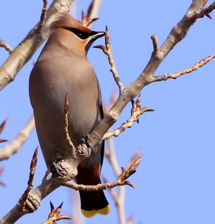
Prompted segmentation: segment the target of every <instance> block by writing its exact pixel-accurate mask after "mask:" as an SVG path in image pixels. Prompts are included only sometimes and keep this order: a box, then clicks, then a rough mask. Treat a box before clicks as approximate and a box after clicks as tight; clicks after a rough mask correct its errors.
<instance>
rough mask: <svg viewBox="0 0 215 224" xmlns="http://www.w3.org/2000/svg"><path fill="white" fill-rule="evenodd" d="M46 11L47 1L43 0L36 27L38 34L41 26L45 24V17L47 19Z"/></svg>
mask: <svg viewBox="0 0 215 224" xmlns="http://www.w3.org/2000/svg"><path fill="white" fill-rule="evenodd" d="M47 10H48V0H43V9H42V13H41V15H40V21H39V24H38V27H37V32H40V31H41V29H42V27H43V25H44V24H45V21H46V17H47Z"/></svg>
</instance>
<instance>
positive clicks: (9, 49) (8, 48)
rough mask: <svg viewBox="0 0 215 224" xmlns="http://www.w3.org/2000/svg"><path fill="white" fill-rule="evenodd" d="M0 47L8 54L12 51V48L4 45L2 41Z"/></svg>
mask: <svg viewBox="0 0 215 224" xmlns="http://www.w3.org/2000/svg"><path fill="white" fill-rule="evenodd" d="M0 47H3V48H4V49H5V50H6V51H8V52H9V53H10V54H11V53H12V51H13V48H12V47H11V46H10V45H9V44H7V43H5V42H4V41H3V40H0Z"/></svg>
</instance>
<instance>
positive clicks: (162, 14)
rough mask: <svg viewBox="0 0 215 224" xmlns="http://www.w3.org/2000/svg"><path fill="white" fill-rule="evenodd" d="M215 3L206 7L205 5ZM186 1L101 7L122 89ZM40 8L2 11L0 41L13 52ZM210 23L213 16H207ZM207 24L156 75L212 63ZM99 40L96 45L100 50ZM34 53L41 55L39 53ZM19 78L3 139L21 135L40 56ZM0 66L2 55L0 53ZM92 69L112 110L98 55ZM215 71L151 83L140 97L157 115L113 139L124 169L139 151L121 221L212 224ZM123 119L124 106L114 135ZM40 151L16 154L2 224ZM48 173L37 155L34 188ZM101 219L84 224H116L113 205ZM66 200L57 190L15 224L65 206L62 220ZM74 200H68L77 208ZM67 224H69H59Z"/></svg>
mask: <svg viewBox="0 0 215 224" xmlns="http://www.w3.org/2000/svg"><path fill="white" fill-rule="evenodd" d="M89 2H90V1H84V0H80V1H77V4H76V7H77V8H76V10H75V11H76V18H80V14H81V11H82V10H86V9H87V6H88V4H89ZM209 2H212V1H209ZM190 3H191V1H185V0H181V1H170V0H164V1H157V2H156V4H155V3H154V2H152V1H151V2H150V1H141V0H136V1H133V2H132V3H131V1H128V0H125V1H113V0H110V1H103V2H102V5H101V9H100V13H99V17H100V20H99V21H97V22H96V23H95V25H94V26H93V29H94V30H99V31H100V30H104V29H105V26H106V25H108V27H109V31H110V36H111V41H112V47H113V55H114V58H115V61H116V63H117V68H118V71H119V73H120V77H121V79H122V81H123V82H124V84H125V85H128V84H129V83H131V82H132V81H133V80H134V79H135V78H136V77H137V76H138V75H139V74H140V73H141V71H142V70H143V69H144V67H145V65H146V64H147V62H148V60H149V57H150V55H151V52H152V44H151V39H150V36H151V35H153V34H156V35H157V36H158V39H159V43H160V44H161V43H162V42H163V41H164V40H165V38H166V37H167V35H168V33H169V31H170V30H171V28H172V26H173V25H175V24H176V23H177V22H178V21H179V20H180V19H181V18H182V16H183V15H184V13H185V11H186V9H187V8H188V7H189V5H190ZM41 7H42V1H32V0H28V1H27V0H22V1H13V2H12V3H11V2H10V3H9V2H7V1H3V2H2V7H1V16H0V17H1V19H0V26H1V34H0V39H3V40H5V41H6V42H8V43H9V44H10V45H12V46H13V47H15V46H16V45H17V44H18V43H19V42H20V41H21V40H22V39H23V38H24V37H25V35H26V34H27V32H28V31H29V30H30V28H32V27H33V26H34V24H35V23H36V22H37V21H38V19H39V17H40V12H41ZM212 17H213V14H212ZM214 38H215V32H214V20H209V19H208V18H203V19H201V20H199V21H198V22H197V23H196V24H195V25H194V26H193V27H191V29H190V31H189V33H188V35H187V37H186V38H185V39H184V40H183V41H182V42H180V43H179V44H178V45H177V46H176V47H175V48H174V50H173V51H172V52H171V53H170V54H169V55H168V56H167V58H166V59H165V60H164V62H163V63H162V64H161V66H160V67H159V68H158V70H157V72H156V75H162V74H165V73H168V72H176V71H179V70H181V69H184V68H186V67H189V66H191V65H193V64H195V63H196V62H198V61H199V60H201V59H203V58H205V57H207V56H208V55H211V54H214V53H215V45H214ZM103 41H104V40H99V41H97V43H96V44H102V43H103ZM40 50H41V49H40ZM40 50H38V51H37V53H36V54H35V55H34V56H33V58H32V59H31V60H30V61H29V63H28V64H27V65H26V66H25V67H24V68H23V69H22V71H20V72H19V74H18V76H17V78H16V80H15V81H14V82H13V83H11V84H10V85H8V86H7V87H6V88H5V89H4V90H3V91H2V92H1V94H0V102H1V113H0V121H2V120H4V119H5V118H7V117H8V118H9V120H8V124H7V127H6V129H5V131H4V132H3V134H2V135H1V137H4V138H7V139H9V140H10V139H12V138H13V137H14V136H15V135H16V134H17V133H18V131H19V130H20V129H21V128H22V127H23V126H24V124H25V123H26V121H27V120H28V118H29V117H30V115H31V113H32V109H31V105H30V102H29V98H28V78H29V74H30V71H31V69H32V66H33V62H34V61H35V60H36V59H37V56H38V54H39V52H40ZM0 51H1V52H0V62H1V63H3V62H4V60H5V59H6V58H7V56H8V53H7V52H6V51H5V50H4V49H0ZM89 59H90V60H91V62H92V63H93V65H94V67H95V70H96V73H97V75H98V78H99V82H100V85H101V89H102V95H103V98H104V101H105V102H109V98H110V95H111V93H112V92H113V91H114V90H116V89H117V88H116V85H115V83H114V82H113V78H112V76H111V74H110V72H109V65H108V63H107V58H106V56H105V55H103V54H102V52H101V51H99V50H97V49H91V50H90V52H89ZM214 69H215V62H214V61H212V62H210V63H209V64H207V65H206V66H205V67H203V68H201V69H199V70H198V71H196V72H193V73H191V74H188V75H185V76H183V77H180V78H179V79H177V80H169V81H166V82H160V83H154V84H151V85H149V86H147V87H146V88H145V89H144V90H143V91H142V106H146V107H150V108H153V109H154V110H155V112H152V113H147V114H144V115H143V116H142V117H141V118H140V124H135V125H134V127H133V128H132V129H129V130H127V131H126V132H125V133H123V134H122V135H121V136H120V137H118V138H115V139H114V141H115V146H116V150H117V155H118V158H119V162H120V165H121V166H126V164H127V162H128V161H129V159H130V158H131V156H132V155H133V154H134V152H135V151H136V149H141V152H142V154H143V155H144V159H143V161H142V163H141V165H140V167H139V168H138V171H137V173H136V174H134V175H133V176H132V177H131V178H130V180H131V181H132V182H133V183H134V184H135V186H136V188H135V189H131V188H130V187H126V214H127V217H129V216H130V215H133V216H134V219H135V223H138V222H139V221H141V222H142V223H143V224H157V223H162V224H164V223H165V224H172V223H174V224H179V223H183V224H188V223H189V224H190V223H195V224H203V223H207V224H210V223H214V222H215V213H214V209H215V174H214V173H215V172H214V171H215V163H214V158H215V137H214V136H215V133H214V132H215V130H214V127H215V118H214V114H215V103H214V98H215V93H214V83H215V76H214V74H215V71H214ZM129 114H130V105H128V106H127V108H126V109H125V111H124V112H123V113H122V115H121V117H120V119H119V121H118V122H117V124H116V125H115V127H117V126H119V125H120V124H121V123H122V122H124V121H125V120H126V119H127V118H128V116H129ZM37 145H38V140H37V137H36V134H35V133H33V134H32V135H31V137H30V139H29V140H28V141H27V143H26V144H25V145H24V146H23V147H22V148H21V150H20V152H19V153H18V154H16V155H14V156H12V157H11V159H10V160H8V161H3V162H1V166H4V167H5V172H4V175H3V176H2V177H1V179H2V180H3V181H4V182H5V183H6V185H7V186H6V187H4V188H3V187H2V188H1V189H0V198H1V201H2V203H1V205H0V215H1V216H3V215H4V214H5V213H6V212H8V211H9V209H10V208H12V206H13V205H14V204H15V203H16V202H17V200H18V198H19V197H20V195H21V194H22V192H23V191H24V189H25V186H26V184H27V179H28V170H29V168H28V167H29V163H30V159H31V157H32V154H33V151H34V149H35V148H36V146H37ZM44 172H45V164H44V161H43V158H42V154H41V153H39V163H38V167H37V173H36V178H35V186H36V185H38V184H39V183H40V181H41V178H42V177H43V174H44ZM102 172H103V174H104V175H105V176H106V177H108V179H114V177H113V174H112V173H111V169H110V168H109V164H108V163H107V162H105V163H104V167H103V170H102ZM106 195H107V197H108V198H109V201H110V204H111V206H112V211H111V213H110V214H109V215H108V216H97V217H95V218H92V219H87V220H84V223H87V224H88V223H89V224H91V223H101V222H103V223H110V222H112V223H118V221H117V216H116V211H115V208H114V203H113V201H112V199H111V198H110V197H109V194H108V192H106ZM71 199H72V196H71V191H69V190H68V189H66V188H63V187H62V188H61V189H59V190H57V191H56V192H54V193H52V194H51V195H49V196H48V197H47V198H46V199H45V200H43V201H42V205H41V207H40V208H39V209H38V210H37V211H36V212H35V213H34V214H30V215H26V216H25V217H23V218H22V219H20V220H19V221H18V222H17V223H18V224H27V223H29V222H32V220H34V223H41V222H43V221H45V220H46V217H47V215H48V212H49V201H50V200H51V201H52V202H53V203H54V204H55V205H56V206H57V205H59V204H60V203H61V202H62V201H64V207H63V211H62V213H63V214H65V215H71ZM74 200H75V199H74ZM61 222H62V223H67V221H61Z"/></svg>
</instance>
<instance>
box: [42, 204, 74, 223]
mask: <svg viewBox="0 0 215 224" xmlns="http://www.w3.org/2000/svg"><path fill="white" fill-rule="evenodd" d="M62 206H63V202H62V203H61V204H60V205H59V206H58V207H57V208H56V209H55V208H54V205H53V204H52V202H51V201H50V207H51V211H50V213H49V215H48V220H47V221H45V222H43V223H42V224H56V222H57V221H60V220H64V219H71V218H70V217H69V216H65V215H60V212H61V208H62Z"/></svg>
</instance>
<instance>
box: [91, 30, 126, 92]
mask: <svg viewBox="0 0 215 224" xmlns="http://www.w3.org/2000/svg"><path fill="white" fill-rule="evenodd" d="M95 48H99V49H101V50H102V51H103V52H104V53H105V54H106V55H107V57H108V61H109V64H110V66H111V68H110V71H111V73H112V74H113V78H114V80H115V82H116V84H117V86H118V87H119V92H120V94H121V93H122V91H123V90H124V85H123V83H122V82H121V80H120V77H119V74H118V72H117V69H116V64H115V61H114V58H113V55H112V52H111V42H110V37H109V31H108V27H106V30H105V46H103V45H97V46H95Z"/></svg>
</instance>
